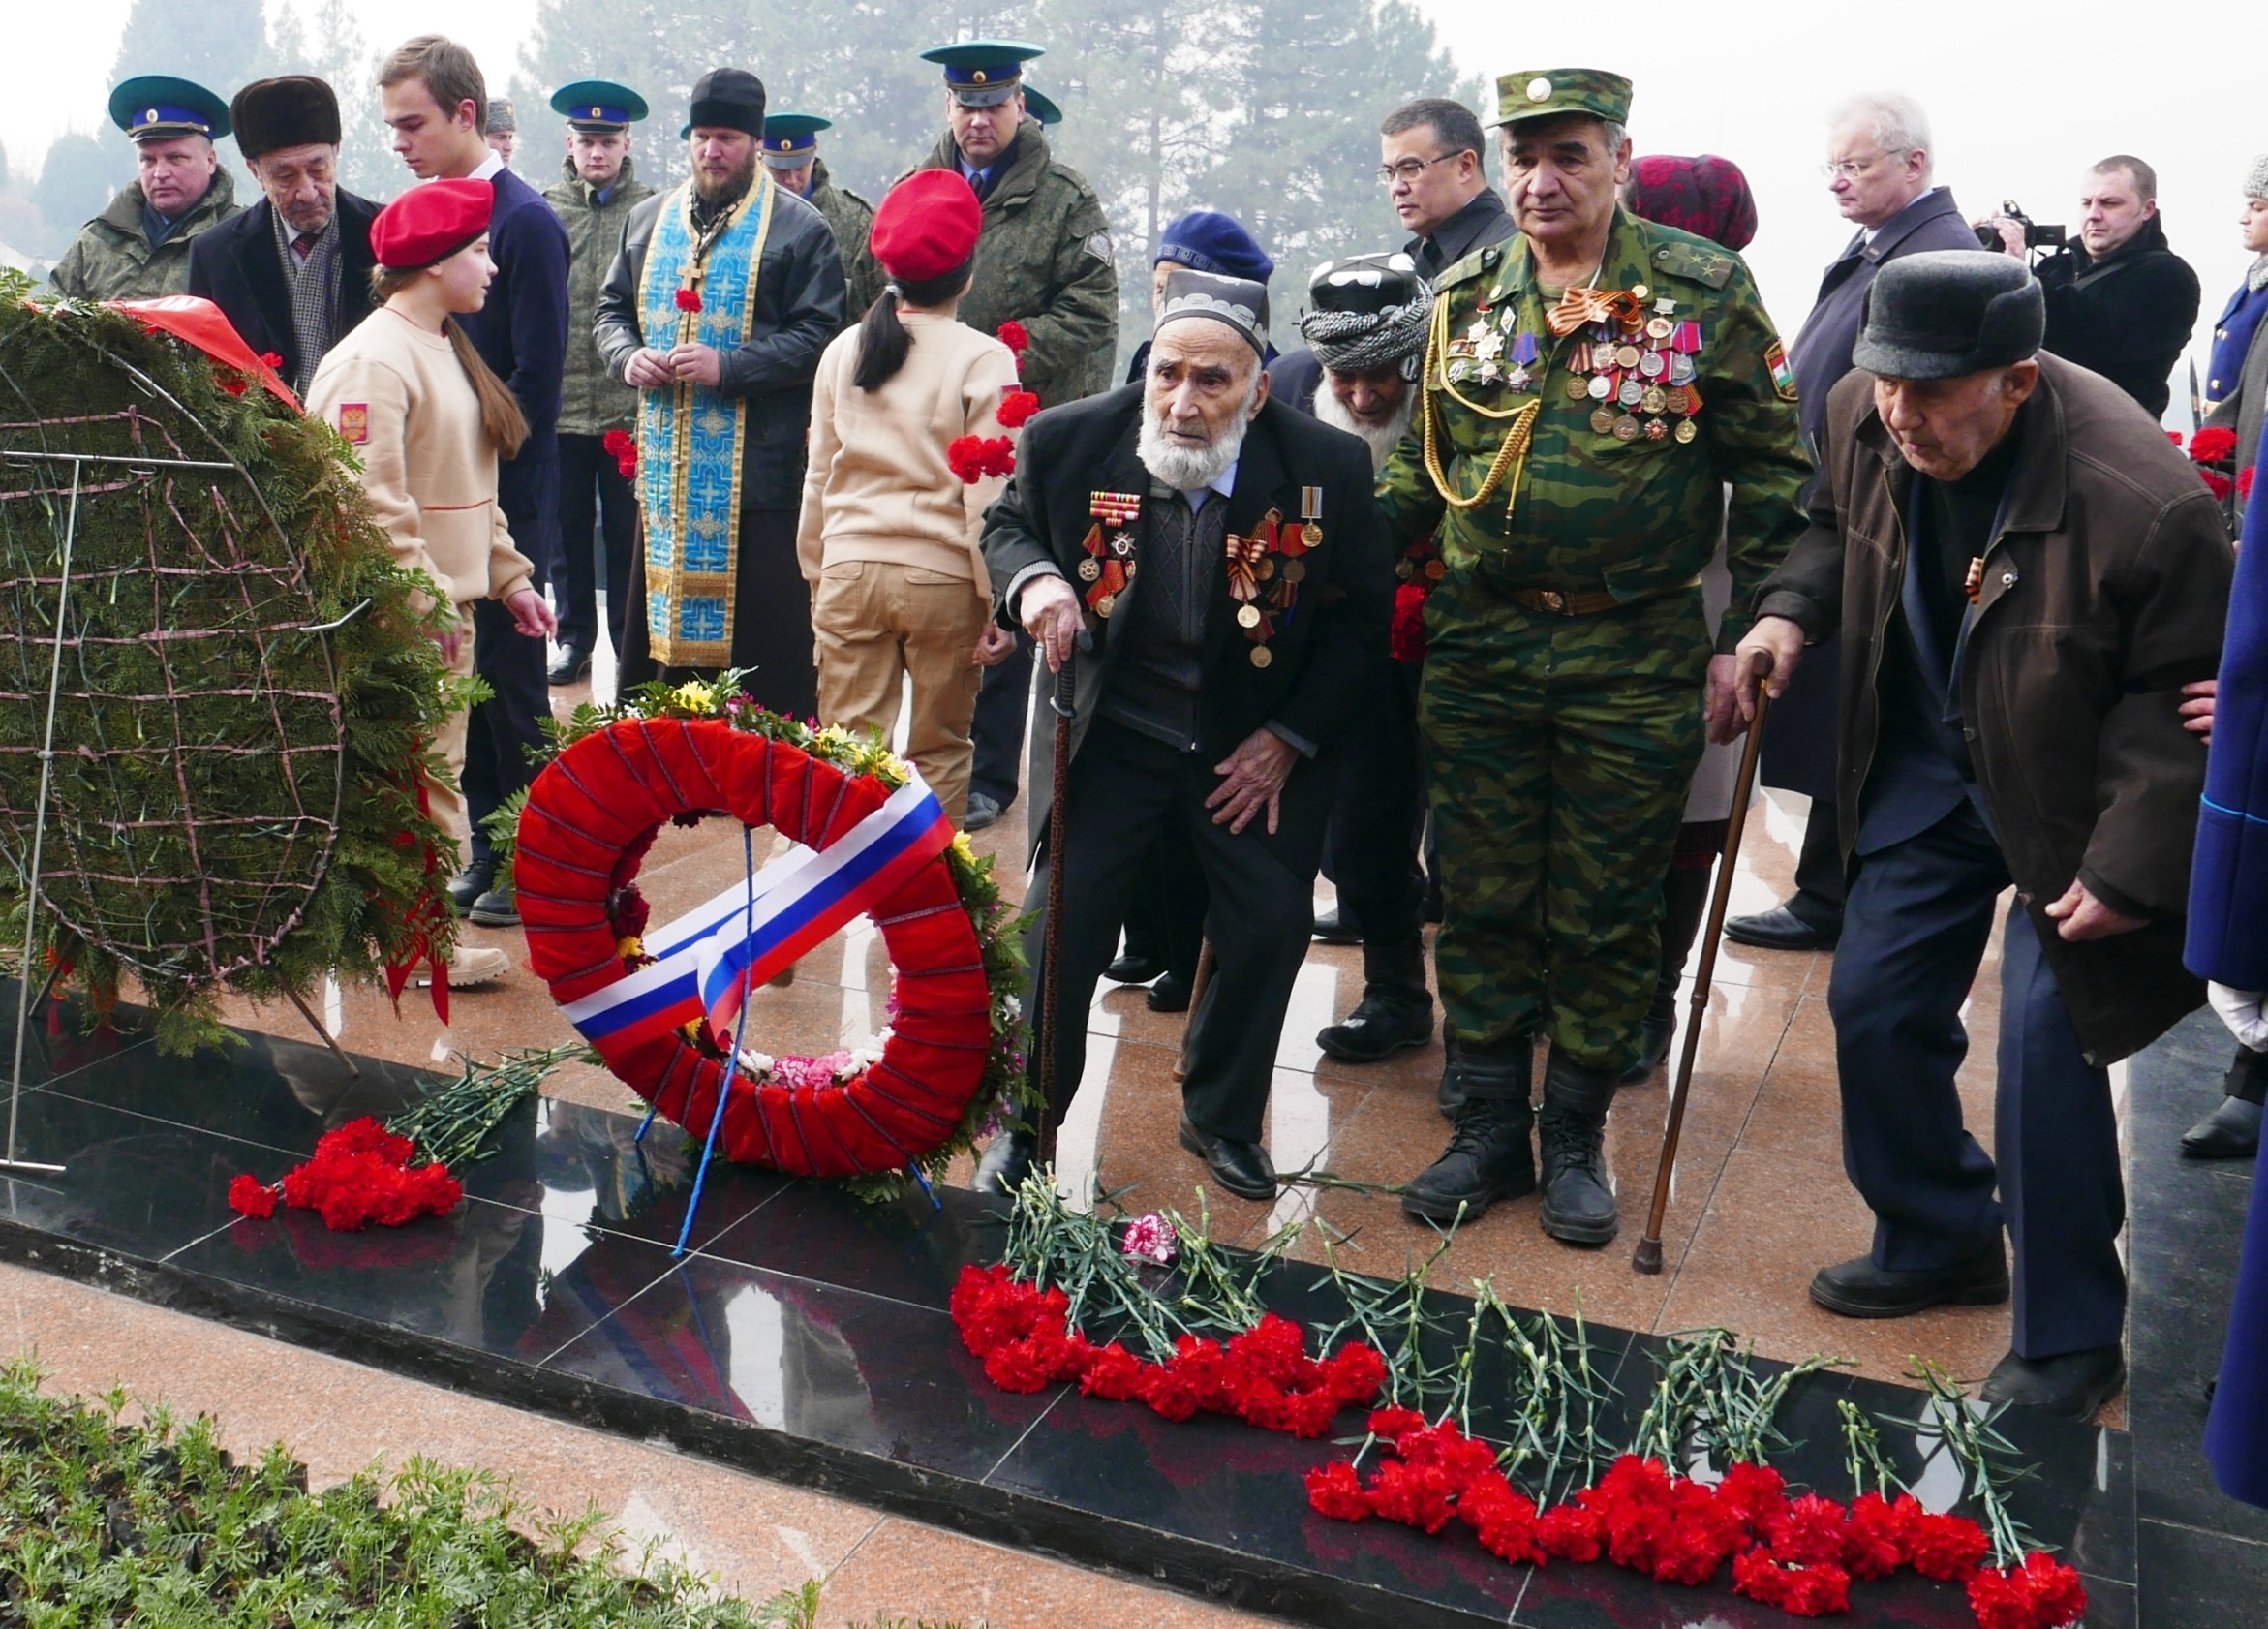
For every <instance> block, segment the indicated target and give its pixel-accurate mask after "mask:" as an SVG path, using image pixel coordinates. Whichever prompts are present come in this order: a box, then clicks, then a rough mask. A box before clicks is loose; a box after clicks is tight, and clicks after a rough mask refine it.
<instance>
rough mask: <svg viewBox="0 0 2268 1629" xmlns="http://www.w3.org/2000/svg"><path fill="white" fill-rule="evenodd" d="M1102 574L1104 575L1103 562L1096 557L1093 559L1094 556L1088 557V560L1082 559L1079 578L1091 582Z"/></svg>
mask: <svg viewBox="0 0 2268 1629" xmlns="http://www.w3.org/2000/svg"><path fill="white" fill-rule="evenodd" d="M1101 575H1102V562H1101V561H1099V560H1095V559H1092V558H1089V559H1087V560H1082V561H1081V562H1080V563H1079V580H1080V581H1081V582H1083V583H1090V582H1092V581H1094V579H1095V578H1097V577H1099V576H1101Z"/></svg>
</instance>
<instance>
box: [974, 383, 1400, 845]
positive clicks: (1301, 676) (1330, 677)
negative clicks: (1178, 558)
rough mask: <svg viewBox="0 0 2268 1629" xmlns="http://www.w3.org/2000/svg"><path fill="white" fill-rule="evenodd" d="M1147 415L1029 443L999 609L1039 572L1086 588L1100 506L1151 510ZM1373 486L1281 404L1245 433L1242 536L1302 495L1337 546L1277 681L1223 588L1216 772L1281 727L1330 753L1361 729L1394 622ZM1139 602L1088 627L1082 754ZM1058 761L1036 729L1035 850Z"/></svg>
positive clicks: (1280, 633)
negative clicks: (1126, 496) (1343, 729)
mask: <svg viewBox="0 0 2268 1629" xmlns="http://www.w3.org/2000/svg"><path fill="white" fill-rule="evenodd" d="M1142 411H1143V409H1142V389H1141V387H1140V386H1139V385H1125V386H1122V387H1121V388H1119V389H1117V390H1113V391H1112V392H1110V393H1109V394H1108V395H1104V396H1088V397H1087V398H1086V399H1085V400H1083V401H1077V402H1072V403H1069V404H1067V405H1065V406H1063V407H1059V408H1051V409H1050V410H1049V411H1048V412H1046V413H1043V414H1041V415H1039V416H1038V417H1037V418H1034V419H1033V420H1032V421H1031V423H1030V424H1029V425H1028V426H1027V428H1026V429H1025V432H1024V439H1023V443H1022V445H1021V446H1018V448H1017V450H1016V464H1017V468H1016V475H1015V477H1014V478H1013V479H1012V480H1011V481H1010V482H1009V483H1008V490H1007V491H1006V492H1005V493H1003V494H1002V495H1001V496H1000V498H999V501H998V502H996V504H994V505H993V507H992V508H991V509H990V510H989V511H988V512H987V513H986V515H985V533H984V552H985V564H986V566H988V567H989V568H990V569H991V570H992V577H993V589H994V592H995V593H996V594H1001V595H1004V594H1005V593H1006V592H1007V589H1008V586H1009V584H1010V583H1012V582H1013V581H1014V580H1015V579H1016V577H1017V575H1018V574H1019V573H1021V572H1023V571H1024V570H1025V569H1027V568H1028V567H1031V566H1036V565H1039V564H1042V563H1043V562H1051V561H1052V562H1053V563H1054V564H1055V566H1056V567H1057V569H1058V570H1060V571H1061V572H1062V573H1063V575H1064V576H1065V577H1067V578H1069V579H1070V581H1071V586H1072V587H1073V588H1075V589H1080V588H1083V587H1084V585H1083V584H1081V582H1080V581H1079V576H1078V571H1079V566H1080V564H1081V562H1083V561H1085V560H1086V559H1087V558H1088V557H1087V553H1086V549H1085V546H1084V545H1085V542H1086V538H1087V535H1088V529H1089V528H1090V527H1092V526H1093V525H1094V524H1095V522H1094V515H1093V501H1094V494H1095V493H1096V492H1098V491H1101V492H1126V493H1135V494H1138V495H1143V496H1145V499H1146V501H1147V494H1148V493H1149V479H1150V477H1149V470H1148V469H1147V468H1145V467H1144V465H1143V463H1142V461H1141V459H1140V458H1139V457H1138V456H1136V453H1135V441H1136V438H1137V436H1138V435H1139V433H1140V430H1141V425H1142ZM1371 484H1372V480H1371V473H1370V449H1369V448H1368V447H1366V446H1364V445H1363V443H1362V442H1361V441H1360V440H1358V439H1357V438H1356V437H1354V436H1350V435H1348V434H1347V433H1346V432H1344V431H1343V430H1333V429H1332V428H1331V427H1330V426H1328V425H1325V424H1322V423H1319V422H1317V421H1316V420H1315V419H1313V418H1309V417H1307V416H1306V415H1303V414H1300V413H1297V412H1295V411H1293V410H1292V409H1291V408H1289V407H1286V406H1285V405H1284V404H1283V403H1281V402H1278V401H1275V400H1273V399H1271V400H1270V401H1269V402H1268V404H1267V405H1266V406H1264V407H1263V408H1261V410H1260V414H1259V416H1258V417H1256V418H1255V419H1254V420H1253V421H1252V425H1251V427H1250V428H1249V429H1248V430H1247V431H1246V432H1245V434H1244V446H1243V451H1242V453H1241V455H1240V457H1239V460H1238V463H1237V479H1236V486H1235V489H1234V490H1233V491H1232V492H1231V493H1230V494H1229V498H1228V506H1229V509H1228V530H1229V531H1230V532H1231V533H1234V534H1236V535H1238V536H1248V535H1249V534H1250V533H1251V531H1252V530H1253V528H1254V526H1255V525H1256V523H1257V522H1258V521H1259V520H1260V519H1261V518H1262V517H1263V516H1264V515H1266V514H1267V513H1268V512H1269V511H1270V510H1271V509H1273V510H1275V511H1276V512H1277V513H1278V514H1279V515H1280V516H1282V517H1283V518H1284V519H1285V520H1287V521H1290V522H1292V523H1294V524H1297V523H1298V521H1299V519H1300V517H1301V503H1300V497H1301V488H1302V487H1307V486H1319V487H1321V488H1322V489H1323V491H1322V505H1321V514H1320V517H1319V520H1318V524H1320V525H1321V526H1322V528H1323V535H1324V541H1323V544H1322V546H1320V547H1318V548H1316V549H1315V550H1313V551H1312V552H1311V553H1309V554H1308V555H1307V556H1306V557H1305V559H1306V563H1307V574H1306V576H1305V578H1304V579H1303V582H1302V583H1301V587H1300V599H1299V602H1298V605H1297V607H1296V609H1295V611H1294V614H1293V616H1292V617H1291V619H1290V620H1289V621H1288V622H1282V623H1279V625H1278V627H1277V630H1276V633H1275V636H1274V638H1272V640H1270V641H1269V650H1270V653H1271V655H1272V657H1273V658H1274V660H1273V661H1271V662H1270V664H1269V665H1268V666H1266V667H1255V666H1254V665H1253V664H1252V660H1251V652H1252V646H1251V643H1250V642H1249V641H1248V640H1247V639H1246V638H1245V637H1244V634H1243V630H1241V629H1240V628H1239V627H1238V626H1237V620H1236V613H1237V606H1236V604H1235V602H1234V601H1233V600H1232V599H1230V598H1229V590H1228V580H1227V573H1226V572H1223V573H1221V575H1220V577H1219V578H1218V579H1216V580H1217V584H1218V586H1217V587H1216V588H1215V590H1214V592H1213V599H1212V603H1211V606H1210V607H1209V608H1208V610H1207V611H1206V616H1205V643H1206V678H1205V686H1204V690H1203V692H1201V694H1200V695H1199V698H1198V704H1197V734H1198V744H1199V746H1200V748H1201V749H1202V750H1203V751H1204V752H1205V753H1208V754H1210V755H1211V758H1212V760H1213V761H1215V762H1217V761H1218V760H1219V759H1221V758H1224V757H1226V756H1228V754H1229V753H1232V752H1234V751H1235V750H1236V748H1237V745H1238V744H1239V743H1240V742H1241V741H1242V740H1244V738H1245V737H1247V736H1249V735H1250V734H1251V733H1252V732H1253V731H1254V730H1256V729H1259V728H1261V727H1262V726H1263V725H1266V724H1269V723H1278V724H1281V725H1283V726H1284V728H1285V729H1287V730H1290V731H1291V732H1293V733H1294V734H1297V735H1300V736H1303V737H1304V738H1305V739H1307V740H1308V741H1311V742H1314V743H1316V744H1317V745H1318V746H1328V745H1329V744H1330V743H1331V742H1332V740H1333V738H1334V737H1335V736H1336V735H1337V734H1338V733H1339V728H1340V726H1341V724H1342V723H1344V722H1345V721H1347V720H1348V719H1350V718H1352V717H1354V716H1355V713H1356V710H1357V709H1356V702H1357V700H1358V698H1359V696H1360V694H1361V692H1363V690H1364V686H1365V685H1366V684H1368V683H1369V682H1371V681H1372V680H1373V679H1374V677H1375V675H1376V672H1377V667H1378V661H1377V653H1378V652H1379V651H1381V650H1383V649H1385V647H1386V631H1387V622H1388V619H1389V617H1390V616H1391V614H1392V612H1393V608H1394V569H1393V564H1392V562H1393V555H1392V552H1391V549H1390V546H1389V544H1388V541H1387V537H1386V528H1385V525H1384V523H1383V522H1382V521H1381V519H1380V518H1379V514H1378V509H1377V506H1376V504H1375V502H1374V501H1373V499H1372V497H1371ZM1136 535H1137V536H1139V533H1137V534H1136ZM1136 564H1137V565H1139V564H1140V557H1139V556H1137V557H1136ZM1141 589H1142V577H1141V574H1140V573H1139V572H1137V573H1136V575H1135V579H1134V581H1133V582H1132V583H1130V584H1128V585H1127V587H1126V589H1125V592H1124V593H1123V594H1121V595H1120V596H1119V603H1118V606H1117V608H1116V612H1115V614H1114V615H1113V616H1111V617H1110V618H1108V619H1102V618H1097V617H1094V616H1092V615H1089V616H1088V619H1087V621H1088V627H1089V628H1090V629H1091V630H1093V632H1094V641H1095V642H1094V650H1093V651H1092V652H1091V653H1083V654H1082V655H1081V656H1080V657H1079V659H1078V661H1077V662H1076V664H1075V678H1076V681H1077V686H1078V692H1077V699H1076V703H1075V705H1076V707H1077V710H1078V722H1077V724H1076V725H1075V726H1074V734H1073V742H1072V752H1073V753H1077V752H1078V750H1079V744H1080V743H1081V742H1083V741H1084V740H1085V739H1086V734H1087V728H1086V726H1087V724H1088V722H1090V721H1091V720H1092V718H1093V716H1094V708H1095V701H1096V698H1097V697H1098V696H1099V695H1100V694H1101V692H1102V688H1103V686H1104V685H1105V684H1106V683H1108V682H1109V679H1110V674H1111V664H1112V662H1113V661H1114V660H1115V659H1116V657H1117V654H1118V650H1119V646H1118V645H1116V644H1114V643H1113V641H1112V638H1111V634H1112V631H1113V630H1115V629H1118V628H1123V627H1125V626H1126V608H1127V601H1128V599H1130V597H1131V596H1133V595H1135V594H1138V593H1140V592H1141ZM1000 611H1001V620H1002V621H1003V623H1006V624H1007V625H1008V626H1011V627H1014V626H1016V624H1015V622H1014V607H1012V606H1008V605H1002V606H1001V608H1000ZM1043 682H1044V679H1043ZM1053 752H1054V732H1053V731H1052V730H1050V729H1046V728H1037V729H1034V730H1033V731H1032V732H1031V763H1030V774H1029V779H1028V780H1027V783H1026V784H1027V785H1028V786H1029V787H1030V788H1031V793H1032V806H1031V811H1030V814H1029V816H1028V818H1029V824H1030V830H1031V832H1032V834H1033V839H1034V842H1035V844H1036V842H1037V839H1038V836H1039V835H1040V834H1042V833H1044V832H1045V831H1046V830H1047V825H1048V819H1047V814H1048V802H1049V794H1050V792H1051V791H1052V789H1053V786H1054V777H1053V774H1052V772H1051V765H1050V757H1051V754H1052V753H1053Z"/></svg>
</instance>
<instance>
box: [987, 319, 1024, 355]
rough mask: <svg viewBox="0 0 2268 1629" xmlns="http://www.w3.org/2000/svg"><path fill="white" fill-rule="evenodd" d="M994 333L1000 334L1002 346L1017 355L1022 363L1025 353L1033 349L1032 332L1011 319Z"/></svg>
mask: <svg viewBox="0 0 2268 1629" xmlns="http://www.w3.org/2000/svg"><path fill="white" fill-rule="evenodd" d="M994 332H996V334H998V336H999V340H1000V343H1001V344H1002V345H1004V346H1006V347H1007V348H1008V349H1009V350H1011V351H1013V352H1015V353H1016V360H1017V361H1018V362H1019V363H1021V362H1022V361H1023V360H1024V353H1025V352H1027V350H1029V349H1030V348H1031V330H1030V329H1029V328H1027V327H1026V326H1025V325H1024V324H1023V323H1019V322H1017V321H1016V320H1015V319H1014V318H1013V317H1011V318H1010V319H1008V321H1007V322H1005V323H1001V324H1000V325H999V327H997V328H996V329H995V330H994Z"/></svg>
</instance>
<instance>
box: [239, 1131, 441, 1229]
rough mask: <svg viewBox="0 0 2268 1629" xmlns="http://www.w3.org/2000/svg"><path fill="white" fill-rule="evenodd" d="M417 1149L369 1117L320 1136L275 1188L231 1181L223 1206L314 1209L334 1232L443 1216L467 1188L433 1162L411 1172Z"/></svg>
mask: <svg viewBox="0 0 2268 1629" xmlns="http://www.w3.org/2000/svg"><path fill="white" fill-rule="evenodd" d="M415 1152H416V1145H415V1144H414V1143H413V1142H411V1141H410V1139H409V1138H407V1137H397V1136H395V1135H394V1134H393V1133H392V1132H390V1131H388V1130H387V1129H386V1128H385V1127H384V1126H383V1125H381V1124H380V1123H379V1122H377V1121H375V1120H373V1119H371V1118H370V1117H369V1116H368V1115H365V1116H363V1117H362V1118H361V1119H360V1120H357V1121H353V1122H350V1123H348V1124H346V1125H342V1126H340V1127H339V1128H338V1129H337V1130H336V1131H331V1132H326V1133H325V1134H324V1136H323V1139H322V1141H321V1142H320V1143H317V1144H316V1145H315V1153H314V1154H313V1155H311V1156H310V1157H309V1158H308V1161H307V1163H306V1164H304V1165H300V1166H297V1167H295V1168H293V1169H292V1170H291V1171H288V1172H286V1173H285V1174H284V1180H283V1181H282V1182H281V1183H276V1184H275V1185H273V1186H270V1185H269V1184H267V1183H262V1182H261V1180H260V1179H259V1178H257V1177H251V1176H243V1177H238V1178H237V1179H236V1180H235V1181H234V1182H232V1183H230V1184H229V1204H230V1207H231V1208H233V1209H235V1210H237V1211H240V1212H242V1213H243V1214H245V1215H248V1216H272V1215H274V1214H276V1203H277V1201H278V1199H279V1198H280V1199H281V1200H282V1202H283V1203H284V1204H286V1205H290V1206H291V1207H292V1208H293V1209H295V1210H302V1211H314V1212H317V1213H318V1214H321V1215H322V1222H323V1226H325V1227H327V1228H329V1229H331V1230H332V1231H333V1232H335V1233H358V1232H360V1231H361V1230H362V1229H363V1228H365V1227H368V1226H369V1225H370V1224H371V1223H373V1222H376V1223H377V1224H378V1225H379V1226H381V1227H400V1226H402V1225H403V1224H404V1223H406V1222H414V1221H415V1220H416V1219H417V1218H418V1217H419V1216H445V1215H447V1214H449V1213H450V1212H451V1211H453V1210H455V1209H456V1208H457V1202H458V1201H459V1200H461V1199H463V1198H464V1197H465V1184H464V1183H460V1182H458V1181H457V1179H456V1178H454V1177H452V1176H450V1175H449V1169H448V1167H447V1166H445V1165H443V1164H439V1163H434V1164H429V1165H419V1166H416V1167H415V1168H412V1166H411V1164H410V1156H411V1155H412V1154H413V1153H415Z"/></svg>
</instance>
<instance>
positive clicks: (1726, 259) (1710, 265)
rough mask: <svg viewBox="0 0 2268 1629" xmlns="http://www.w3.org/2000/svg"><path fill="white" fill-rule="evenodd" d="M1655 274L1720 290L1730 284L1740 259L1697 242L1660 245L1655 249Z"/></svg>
mask: <svg viewBox="0 0 2268 1629" xmlns="http://www.w3.org/2000/svg"><path fill="white" fill-rule="evenodd" d="M1653 260H1654V270H1655V272H1656V273H1657V274H1659V275H1661V276H1663V277H1682V278H1684V279H1686V280H1687V281H1688V282H1692V283H1705V284H1707V285H1708V286H1709V287H1710V288H1712V289H1722V288H1723V287H1724V286H1725V285H1726V284H1728V283H1730V282H1731V281H1732V272H1733V268H1734V267H1736V266H1738V265H1739V264H1740V260H1739V257H1738V256H1736V255H1732V254H1730V253H1728V252H1727V251H1725V250H1723V249H1715V248H1711V247H1710V246H1708V245H1707V244H1704V243H1700V242H1690V243H1663V244H1657V245H1656V246H1655V248H1654V256H1653Z"/></svg>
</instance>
